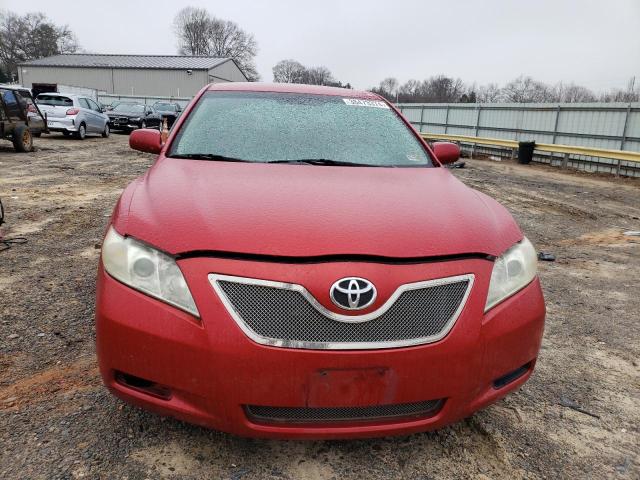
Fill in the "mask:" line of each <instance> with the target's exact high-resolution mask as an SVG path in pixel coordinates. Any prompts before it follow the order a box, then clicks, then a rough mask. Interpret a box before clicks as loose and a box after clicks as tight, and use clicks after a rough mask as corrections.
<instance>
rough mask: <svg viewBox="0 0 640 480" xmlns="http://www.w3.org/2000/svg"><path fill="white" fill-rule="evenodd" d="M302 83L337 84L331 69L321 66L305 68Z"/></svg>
mask: <svg viewBox="0 0 640 480" xmlns="http://www.w3.org/2000/svg"><path fill="white" fill-rule="evenodd" d="M302 83H306V84H307V85H335V84H336V80H335V78H333V74H332V73H331V70H329V69H328V68H327V67H323V66H320V67H311V68H307V69H305V72H304V76H303V82H302Z"/></svg>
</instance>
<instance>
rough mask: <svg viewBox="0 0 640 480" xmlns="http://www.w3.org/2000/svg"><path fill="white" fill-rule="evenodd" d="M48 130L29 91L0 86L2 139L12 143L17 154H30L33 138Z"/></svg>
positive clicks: (0, 132) (0, 135) (0, 128)
mask: <svg viewBox="0 0 640 480" xmlns="http://www.w3.org/2000/svg"><path fill="white" fill-rule="evenodd" d="M46 129H47V122H46V121H45V118H44V116H43V115H42V112H41V111H40V109H39V108H38V105H36V103H35V102H34V101H33V97H32V96H31V92H30V91H29V90H28V89H26V88H22V87H15V86H11V85H0V138H3V139H5V140H9V141H10V142H12V143H13V146H14V148H15V149H16V151H17V152H30V151H31V150H33V137H34V136H36V137H39V136H40V134H41V133H42V132H45V131H46Z"/></svg>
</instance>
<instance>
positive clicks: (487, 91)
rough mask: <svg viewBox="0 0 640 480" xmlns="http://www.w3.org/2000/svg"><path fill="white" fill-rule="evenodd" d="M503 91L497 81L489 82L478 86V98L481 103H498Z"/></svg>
mask: <svg viewBox="0 0 640 480" xmlns="http://www.w3.org/2000/svg"><path fill="white" fill-rule="evenodd" d="M501 95H502V91H501V89H500V87H499V86H498V84H497V83H489V84H487V85H481V86H480V87H478V91H477V99H478V102H480V103H496V102H499V101H500V97H501Z"/></svg>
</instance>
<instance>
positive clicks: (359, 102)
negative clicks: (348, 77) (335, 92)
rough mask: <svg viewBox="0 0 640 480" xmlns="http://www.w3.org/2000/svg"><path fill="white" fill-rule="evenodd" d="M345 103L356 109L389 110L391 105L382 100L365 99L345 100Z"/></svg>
mask: <svg viewBox="0 0 640 480" xmlns="http://www.w3.org/2000/svg"><path fill="white" fill-rule="evenodd" d="M342 100H343V101H344V103H346V104H347V105H352V106H354V107H373V108H387V109H388V108H389V105H387V104H386V103H384V102H382V101H380V100H365V99H363V98H343V99H342Z"/></svg>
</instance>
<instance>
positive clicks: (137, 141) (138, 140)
mask: <svg viewBox="0 0 640 480" xmlns="http://www.w3.org/2000/svg"><path fill="white" fill-rule="evenodd" d="M129 146H130V147H131V148H133V149H134V150H139V151H141V152H146V153H160V150H161V149H162V142H161V140H160V132H159V131H158V130H151V129H150V128H143V129H141V130H134V131H133V132H131V135H129Z"/></svg>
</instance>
